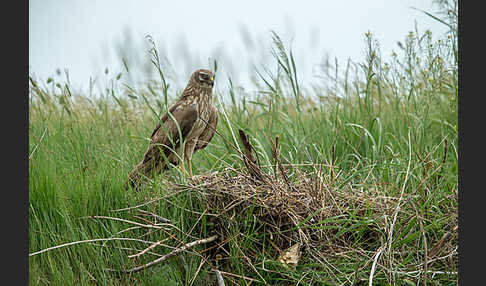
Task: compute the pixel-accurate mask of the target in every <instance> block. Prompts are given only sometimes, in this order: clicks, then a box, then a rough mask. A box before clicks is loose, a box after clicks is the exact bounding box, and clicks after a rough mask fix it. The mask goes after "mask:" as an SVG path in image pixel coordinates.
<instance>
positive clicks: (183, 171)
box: [180, 160, 187, 177]
mask: <svg viewBox="0 0 486 286" xmlns="http://www.w3.org/2000/svg"><path fill="white" fill-rule="evenodd" d="M180 168H181V171H182V175H183V176H184V177H187V172H186V167H185V166H184V160H183V161H182V162H181V165H180Z"/></svg>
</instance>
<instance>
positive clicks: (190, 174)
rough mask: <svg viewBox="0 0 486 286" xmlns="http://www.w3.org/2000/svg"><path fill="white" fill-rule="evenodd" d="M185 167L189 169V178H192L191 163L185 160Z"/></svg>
mask: <svg viewBox="0 0 486 286" xmlns="http://www.w3.org/2000/svg"><path fill="white" fill-rule="evenodd" d="M187 167H188V168H189V177H191V178H192V163H191V159H187Z"/></svg>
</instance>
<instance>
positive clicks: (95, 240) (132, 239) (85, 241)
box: [29, 237, 153, 256]
mask: <svg viewBox="0 0 486 286" xmlns="http://www.w3.org/2000/svg"><path fill="white" fill-rule="evenodd" d="M111 240H129V241H138V242H143V243H153V242H152V241H147V240H141V239H136V238H125V237H111V238H95V239H87V240H79V241H73V242H68V243H64V244H61V245H56V246H53V247H49V248H46V249H43V250H39V251H36V252H33V253H29V256H34V255H37V254H41V253H44V252H47V251H50V250H54V249H58V248H61V247H66V246H71V245H75V244H80V243H88V242H98V241H111Z"/></svg>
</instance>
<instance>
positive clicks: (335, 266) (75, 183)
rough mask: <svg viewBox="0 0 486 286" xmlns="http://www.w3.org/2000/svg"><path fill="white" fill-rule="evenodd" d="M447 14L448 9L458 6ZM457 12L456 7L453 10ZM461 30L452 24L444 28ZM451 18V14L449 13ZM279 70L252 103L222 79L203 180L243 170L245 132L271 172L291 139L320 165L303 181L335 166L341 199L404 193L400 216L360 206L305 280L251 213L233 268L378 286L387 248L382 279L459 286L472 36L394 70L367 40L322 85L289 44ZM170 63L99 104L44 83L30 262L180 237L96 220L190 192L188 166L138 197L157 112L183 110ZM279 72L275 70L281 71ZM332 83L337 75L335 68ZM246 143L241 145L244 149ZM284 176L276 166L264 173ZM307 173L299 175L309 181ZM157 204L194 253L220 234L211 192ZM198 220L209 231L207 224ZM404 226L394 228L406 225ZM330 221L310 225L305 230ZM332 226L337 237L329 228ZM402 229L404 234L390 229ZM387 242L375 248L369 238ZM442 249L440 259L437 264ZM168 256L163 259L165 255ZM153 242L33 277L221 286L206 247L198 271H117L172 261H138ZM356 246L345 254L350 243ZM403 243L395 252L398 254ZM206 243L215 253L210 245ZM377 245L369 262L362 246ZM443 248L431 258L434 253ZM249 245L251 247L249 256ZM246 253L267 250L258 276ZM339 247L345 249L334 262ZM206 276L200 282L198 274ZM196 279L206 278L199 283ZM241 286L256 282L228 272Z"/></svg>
mask: <svg viewBox="0 0 486 286" xmlns="http://www.w3.org/2000/svg"><path fill="white" fill-rule="evenodd" d="M444 5H445V4H444ZM442 7H445V6H442ZM444 19H445V20H444V21H446V20H447V18H444ZM449 20H451V18H449ZM272 37H273V39H274V43H275V45H274V50H273V53H272V55H273V56H274V58H275V68H270V67H268V68H266V69H261V70H258V72H257V73H256V76H257V77H259V78H260V79H261V81H260V84H255V86H253V87H251V89H254V90H258V93H257V94H245V93H243V92H242V91H241V90H239V89H237V88H234V87H233V86H232V84H231V81H229V82H227V83H226V82H224V78H223V77H222V76H220V77H217V79H216V80H217V81H218V82H217V85H218V86H219V88H218V91H217V92H216V93H215V95H214V103H215V104H216V105H217V107H218V109H219V111H220V120H219V124H218V128H217V129H218V131H219V132H220V133H221V135H223V137H224V138H222V137H220V136H219V135H215V137H214V138H213V141H212V142H211V143H210V144H209V146H208V147H207V148H206V149H205V150H202V151H200V152H198V153H197V154H196V155H195V156H194V161H193V164H194V170H196V173H199V174H207V173H210V172H213V171H222V170H223V169H224V168H226V167H228V166H231V167H233V168H241V167H242V166H243V164H242V163H241V161H240V160H239V159H238V155H237V154H238V153H237V151H235V149H234V145H237V144H240V143H239V142H238V140H237V138H238V137H237V136H238V129H243V130H245V132H246V133H247V134H249V135H250V137H251V142H252V144H253V145H254V147H255V149H256V151H257V153H258V157H259V161H260V164H261V165H273V164H274V162H273V158H272V146H273V144H274V140H275V137H276V136H277V135H278V136H279V144H280V148H281V149H280V153H281V156H282V159H283V161H284V162H283V163H286V162H288V163H292V164H304V165H305V164H308V166H307V167H306V166H303V167H301V168H300V170H301V172H307V173H312V172H313V170H312V166H311V165H312V164H320V163H323V164H325V165H331V164H332V166H333V167H332V168H324V172H325V176H324V178H325V184H326V186H327V187H328V188H329V189H330V190H332V192H342V191H344V190H353V191H355V192H364V193H365V194H368V195H369V196H374V195H376V194H380V195H384V196H385V195H386V196H389V197H390V198H394V199H390V201H389V203H390V204H393V208H394V209H397V207H396V206H397V202H398V201H400V205H399V211H398V212H397V217H396V222H395V223H394V224H393V220H394V213H391V214H377V217H376V222H368V221H367V217H366V216H363V215H361V214H360V213H358V212H357V210H356V209H354V206H352V205H349V207H348V208H347V209H345V210H343V211H344V213H345V214H346V216H344V217H329V218H326V223H331V224H332V225H334V226H337V227H338V229H337V232H334V233H335V235H336V236H335V237H334V239H335V240H334V241H336V245H337V242H338V241H344V240H346V241H348V243H349V244H348V245H347V247H346V248H343V250H342V251H330V250H329V249H327V248H326V247H328V245H329V244H332V242H333V241H330V242H323V245H326V247H323V249H322V253H323V255H324V257H325V259H326V260H325V261H317V260H316V259H315V258H313V257H310V256H309V255H306V252H305V251H304V252H303V258H302V261H301V262H300V263H299V265H298V266H297V268H296V269H295V270H292V269H286V268H284V267H283V266H281V265H280V264H279V263H278V262H277V261H276V257H274V256H272V255H271V254H270V253H271V252H270V251H269V250H267V249H266V248H265V247H268V244H265V243H263V245H264V246H265V247H263V248H262V241H265V240H268V239H269V238H268V235H267V234H265V232H264V231H262V228H263V227H264V226H261V225H258V224H256V223H255V221H254V220H253V218H252V210H248V212H245V213H240V214H239V215H238V216H237V217H236V218H235V220H236V221H237V223H235V224H234V229H232V230H230V231H231V232H232V233H234V235H235V236H237V237H238V239H234V240H232V241H231V242H229V244H228V247H229V257H228V258H227V260H228V261H227V262H226V264H225V267H226V268H225V271H227V272H231V273H233V274H236V275H241V276H245V277H250V278H252V279H256V280H258V281H260V282H262V281H263V280H265V281H266V282H267V283H269V284H279V285H282V284H285V283H287V284H289V285H295V284H296V283H297V281H299V283H300V285H321V284H324V285H335V284H345V285H351V284H357V285H367V284H368V279H369V276H370V271H371V268H372V265H373V259H374V258H375V255H376V253H377V252H378V250H379V249H380V247H381V246H385V248H384V251H383V252H381V255H380V256H379V257H378V263H377V265H376V270H375V273H374V277H373V282H374V285H390V284H394V283H396V284H399V285H405V284H410V285H415V284H417V283H419V282H420V283H423V282H424V279H426V280H427V283H428V284H429V285H453V284H454V285H455V284H456V283H457V230H453V227H454V226H455V225H457V192H458V182H457V174H458V161H457V159H458V156H457V147H458V136H457V135H458V130H457V96H458V91H457V90H458V83H457V33H456V31H455V30H454V29H452V30H451V31H450V33H449V34H448V35H445V36H444V37H443V38H442V39H440V41H433V40H432V38H431V36H430V34H429V33H425V34H423V35H422V34H420V35H419V34H418V32H417V31H414V32H413V33H411V34H410V35H408V36H407V37H406V38H405V40H404V41H403V43H402V44H400V47H399V50H398V51H397V52H396V56H395V57H393V60H392V61H391V62H387V63H384V62H382V58H381V55H380V53H379V49H378V45H377V41H376V40H375V39H374V38H373V37H372V35H371V34H367V35H366V36H365V44H366V48H365V49H366V51H367V58H366V59H365V60H364V61H363V63H361V64H355V63H349V64H348V65H347V66H346V68H345V69H344V70H337V68H336V66H328V69H329V70H330V71H335V74H336V75H337V76H329V74H328V77H327V78H325V79H324V80H323V81H322V83H321V84H319V85H315V86H312V87H310V86H308V87H303V86H299V85H298V82H299V81H298V71H297V70H296V68H295V65H294V61H295V60H294V58H293V56H292V53H291V51H290V50H289V49H288V48H287V47H285V45H284V44H283V43H282V42H281V41H280V39H279V38H278V36H277V35H276V34H273V35H272ZM154 51H155V52H156V50H153V51H152V56H153V58H154V64H155V66H156V68H157V69H158V71H159V72H160V75H161V82H162V84H157V83H147V84H146V85H145V86H141V87H138V88H132V87H128V86H126V85H123V84H122V83H120V82H119V79H113V80H112V82H111V83H112V84H110V85H108V86H109V87H107V89H106V91H105V92H104V93H103V94H102V95H101V96H99V97H89V96H87V93H85V92H82V91H79V92H78V91H73V90H70V87H69V85H68V84H67V83H55V82H54V81H53V80H49V82H48V83H46V84H43V83H41V82H39V81H38V80H37V79H35V78H31V79H30V95H29V187H30V191H29V253H33V252H36V251H39V250H42V249H46V248H49V247H53V246H56V245H61V244H64V243H68V242H74V241H81V240H89V239H96V238H111V237H117V238H120V237H125V238H136V239H141V240H145V241H152V242H155V241H159V240H161V239H163V238H165V237H167V234H164V233H163V232H157V231H156V232H152V233H150V234H148V235H147V234H146V231H145V230H142V229H135V230H132V231H126V232H122V233H119V232H120V231H122V230H125V229H127V228H128V227H130V225H129V224H127V223H123V222H118V221H113V220H108V219H91V218H87V217H88V216H91V215H99V216H110V217H118V218H125V219H128V220H133V216H132V214H131V213H130V212H129V211H120V212H113V211H112V210H116V209H122V208H126V207H130V206H135V205H137V204H141V203H144V202H147V201H148V200H150V199H151V198H156V197H160V196H163V195H166V194H168V193H169V194H170V192H171V190H167V184H166V183H167V180H171V181H176V182H179V183H181V184H184V180H183V179H182V178H181V177H180V174H179V172H178V171H177V170H170V171H169V172H168V173H164V174H163V175H161V176H160V177H159V178H157V179H156V180H155V185H154V187H153V189H152V190H149V189H143V190H141V191H140V192H138V193H136V192H126V191H124V190H123V188H122V186H123V184H124V183H125V180H126V178H127V174H128V172H129V171H130V170H131V168H132V167H133V166H134V165H135V164H136V163H137V162H138V161H139V160H140V159H141V156H142V154H143V152H144V151H145V148H146V144H147V138H146V137H147V136H148V135H150V133H151V132H152V129H153V128H154V126H155V125H156V122H157V115H159V114H161V113H162V112H163V111H164V110H165V109H166V103H168V104H169V105H170V103H171V102H173V101H174V100H175V99H176V98H177V96H178V94H179V93H178V92H179V91H174V90H171V89H169V88H168V86H167V84H166V82H165V81H166V79H165V78H164V77H163V67H160V65H157V64H158V61H157V58H158V55H157V54H156V53H154ZM272 70H273V71H272ZM331 74H332V73H331ZM240 146H241V145H240ZM264 170H265V171H266V172H268V173H269V174H271V175H272V174H273V168H271V167H269V168H264ZM296 177H298V173H296V171H293V172H291V173H290V178H291V179H292V180H295V179H296ZM149 206H150V209H151V210H152V211H153V212H155V213H157V214H159V215H160V216H162V217H165V218H168V219H170V220H171V222H172V223H173V224H174V225H176V226H177V227H178V228H180V229H181V232H178V231H174V232H173V234H174V235H175V236H176V238H177V239H178V240H180V241H182V242H184V243H186V242H190V241H193V240H194V238H193V237H190V236H188V235H187V234H188V232H189V231H192V232H191V233H190V235H192V236H195V237H199V238H203V237H207V236H209V231H210V228H211V224H210V222H209V217H208V216H206V215H203V216H201V215H200V213H201V212H203V211H204V209H202V208H201V204H200V198H199V197H198V196H197V194H195V193H191V192H190V191H189V189H188V190H187V191H184V190H182V191H181V192H180V193H177V194H175V195H171V196H170V198H168V199H166V200H159V201H157V202H156V203H153V204H151V205H149ZM195 225H197V227H195ZM392 225H393V227H392ZM311 227H314V228H319V225H314V226H311V225H310V224H305V225H303V228H311ZM321 228H323V229H324V231H330V233H331V230H326V229H325V228H324V227H321ZM392 228H393V235H392V237H391V239H390V237H389V236H390V233H389V231H390V230H391V229H392ZM371 230H372V231H373V232H375V233H378V237H377V238H375V239H372V240H366V239H364V238H363V237H364V233H366V232H367V231H371ZM448 232H450V233H451V236H449V238H448V239H445V240H444V242H443V243H441V244H439V248H438V252H437V253H436V254H435V255H434V256H433V257H427V259H428V260H429V263H428V264H427V271H428V273H427V275H426V276H425V275H424V273H423V272H424V268H423V266H424V261H425V259H426V257H425V256H426V254H427V255H430V254H433V253H431V250H432V248H433V247H434V246H435V245H436V244H437V243H438V242H439V240H440V239H441V238H442V237H444V235H446V233H448ZM167 244H168V245H167V247H158V248H155V249H154V250H153V251H154V252H156V253H159V254H165V253H168V252H169V251H171V249H170V248H169V247H168V246H173V247H177V246H180V244H177V243H176V242H175V240H169V241H168V242H167ZM147 246H148V244H143V243H140V242H133V241H132V242H130V241H120V240H114V241H113V240H112V241H105V242H93V243H79V244H76V245H72V246H68V247H63V248H58V249H54V250H51V251H47V252H44V253H41V254H38V255H34V256H31V257H29V276H30V277H29V280H30V283H31V284H33V285H46V284H49V285H66V284H69V285H190V283H193V285H206V281H209V280H211V281H215V277H214V274H213V272H212V271H211V270H210V269H209V267H207V264H205V265H203V266H202V267H201V269H199V270H198V268H199V265H200V263H201V260H202V258H201V257H200V256H198V255H195V254H194V252H191V253H184V254H183V256H184V260H185V262H181V258H180V257H173V258H170V259H169V260H167V261H166V262H164V263H162V264H160V265H157V266H154V267H152V268H149V269H147V270H145V271H142V272H138V273H133V274H119V273H115V272H112V271H109V270H108V269H128V268H131V267H134V266H137V265H140V264H142V263H146V262H148V261H150V260H153V259H155V258H156V256H155V255H151V256H150V255H148V254H147V255H144V256H142V257H140V258H138V259H130V258H127V255H130V254H133V253H135V250H133V249H132V250H127V249H126V248H137V249H138V250H142V249H143V248H144V247H147ZM340 246H342V245H340ZM388 247H390V251H388ZM203 249H205V246H204V245H201V246H198V247H196V248H194V249H193V250H194V251H201V250H203ZM352 249H365V250H366V252H353V251H352ZM425 249H427V253H426V252H425ZM247 251H248V252H247ZM242 252H245V253H256V256H255V257H252V265H253V267H254V268H253V267H251V266H250V265H249V264H248V263H246V262H245V259H242ZM326 252H329V254H328V255H326ZM194 277H195V278H194ZM193 278H194V279H193ZM225 279H227V280H226V283H227V284H228V285H231V282H230V280H229V279H232V280H231V281H234V282H235V283H237V284H243V285H244V280H243V279H241V278H240V279H239V278H237V277H235V276H229V278H228V276H225Z"/></svg>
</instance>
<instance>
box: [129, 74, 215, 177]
mask: <svg viewBox="0 0 486 286" xmlns="http://www.w3.org/2000/svg"><path fill="white" fill-rule="evenodd" d="M213 86H214V74H213V72H211V71H210V70H207V69H198V70H196V71H195V72H193V74H192V75H191V78H190V79H189V82H188V84H187V86H186V88H185V89H184V91H183V92H182V95H181V97H180V98H179V100H178V101H177V102H176V103H175V104H174V105H172V106H171V107H170V108H169V112H167V113H165V114H164V115H163V116H162V118H161V119H160V123H159V124H158V125H157V127H155V130H154V131H153V132H152V135H151V138H150V142H149V146H148V148H147V151H146V152H145V154H144V155H143V159H142V161H141V162H140V163H138V164H137V165H136V166H135V168H134V169H133V170H132V171H131V172H130V174H129V180H128V184H129V185H130V186H132V187H135V186H136V185H138V184H139V183H140V180H141V179H142V178H143V177H149V178H150V177H151V176H152V175H153V174H154V173H160V172H162V171H164V170H167V169H168V167H169V166H168V164H167V161H168V162H170V163H171V164H174V165H177V164H179V163H182V164H181V169H182V172H183V174H184V175H185V176H187V173H186V171H185V168H184V161H186V160H187V164H188V168H189V176H190V177H192V176H193V174H192V164H191V159H192V155H193V154H194V153H195V152H196V151H198V150H200V149H203V148H205V147H206V146H207V145H208V143H209V141H211V139H212V138H213V135H214V132H215V130H216V125H217V124H218V110H217V109H216V107H214V106H213V105H212V89H213ZM179 131H180V133H179ZM181 139H182V141H181ZM181 146H182V149H180V148H181ZM181 150H182V157H183V158H181V157H180V155H179V154H180V151H181ZM180 159H182V160H183V162H180V161H181V160H180ZM127 187H128V186H127Z"/></svg>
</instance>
